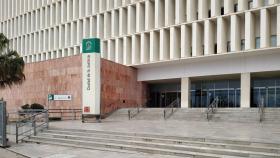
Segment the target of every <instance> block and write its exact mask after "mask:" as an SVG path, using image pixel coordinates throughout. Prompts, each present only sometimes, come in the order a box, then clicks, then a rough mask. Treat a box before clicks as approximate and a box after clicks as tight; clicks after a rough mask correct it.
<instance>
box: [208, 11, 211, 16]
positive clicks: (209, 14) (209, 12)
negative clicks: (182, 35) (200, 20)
mask: <svg viewBox="0 0 280 158" xmlns="http://www.w3.org/2000/svg"><path fill="white" fill-rule="evenodd" d="M210 17H211V10H208V18H210Z"/></svg>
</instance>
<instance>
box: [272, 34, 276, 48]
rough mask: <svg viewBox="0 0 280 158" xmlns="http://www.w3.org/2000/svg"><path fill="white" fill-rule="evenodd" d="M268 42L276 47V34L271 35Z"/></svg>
mask: <svg viewBox="0 0 280 158" xmlns="http://www.w3.org/2000/svg"><path fill="white" fill-rule="evenodd" d="M270 43H271V47H276V46H277V36H276V35H271V37H270Z"/></svg>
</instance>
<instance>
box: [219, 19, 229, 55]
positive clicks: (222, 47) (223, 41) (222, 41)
mask: <svg viewBox="0 0 280 158" xmlns="http://www.w3.org/2000/svg"><path fill="white" fill-rule="evenodd" d="M225 32H227V24H226V20H225V19H223V18H222V17H219V18H218V25H217V53H218V54H219V53H225V52H227V34H226V33H225Z"/></svg>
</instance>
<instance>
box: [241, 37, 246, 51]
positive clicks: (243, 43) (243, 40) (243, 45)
mask: <svg viewBox="0 0 280 158" xmlns="http://www.w3.org/2000/svg"><path fill="white" fill-rule="evenodd" d="M241 50H245V39H242V40H241Z"/></svg>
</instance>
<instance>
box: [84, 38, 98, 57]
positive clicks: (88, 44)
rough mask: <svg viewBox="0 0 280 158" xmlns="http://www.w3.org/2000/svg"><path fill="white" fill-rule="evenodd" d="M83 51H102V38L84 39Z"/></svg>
mask: <svg viewBox="0 0 280 158" xmlns="http://www.w3.org/2000/svg"><path fill="white" fill-rule="evenodd" d="M82 53H100V39H99V38H88V39H83V42H82Z"/></svg>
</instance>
